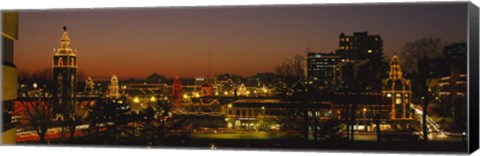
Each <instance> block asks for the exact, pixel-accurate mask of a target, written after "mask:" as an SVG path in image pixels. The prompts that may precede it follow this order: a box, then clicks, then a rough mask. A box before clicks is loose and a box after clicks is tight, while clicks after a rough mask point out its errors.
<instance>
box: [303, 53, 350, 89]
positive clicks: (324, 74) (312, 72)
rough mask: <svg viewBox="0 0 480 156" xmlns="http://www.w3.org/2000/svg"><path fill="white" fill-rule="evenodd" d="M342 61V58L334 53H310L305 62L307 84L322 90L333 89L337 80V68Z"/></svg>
mask: <svg viewBox="0 0 480 156" xmlns="http://www.w3.org/2000/svg"><path fill="white" fill-rule="evenodd" d="M340 61H341V59H340V56H339V55H337V54H334V53H315V52H309V53H308V54H307V56H306V61H305V63H306V71H305V73H306V75H305V77H306V79H307V80H306V84H308V85H313V86H315V87H319V88H321V89H327V88H331V87H332V86H333V85H334V84H333V82H334V80H335V74H334V70H335V66H336V65H337V64H338V63H340Z"/></svg>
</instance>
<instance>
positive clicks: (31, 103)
mask: <svg viewBox="0 0 480 156" xmlns="http://www.w3.org/2000/svg"><path fill="white" fill-rule="evenodd" d="M21 104H22V107H23V108H24V109H23V110H22V111H21V113H23V115H22V116H23V118H22V119H23V120H27V122H28V124H29V125H30V126H31V127H33V128H34V129H35V131H36V132H37V134H38V137H39V138H40V143H45V135H46V133H47V130H48V128H49V126H50V125H51V124H52V120H53V117H54V110H55V105H54V103H53V101H52V100H51V99H42V98H41V96H40V95H39V98H38V99H35V98H32V99H30V100H22V101H21Z"/></svg>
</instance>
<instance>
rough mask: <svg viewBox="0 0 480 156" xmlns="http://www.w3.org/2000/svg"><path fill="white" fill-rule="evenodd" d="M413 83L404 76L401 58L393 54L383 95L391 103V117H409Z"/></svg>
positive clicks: (384, 83)
mask: <svg viewBox="0 0 480 156" xmlns="http://www.w3.org/2000/svg"><path fill="white" fill-rule="evenodd" d="M410 88H411V83H410V80H407V79H405V78H403V75H402V69H401V68H400V60H399V59H398V57H397V55H393V57H392V60H391V61H390V71H389V78H388V79H386V80H384V81H383V90H382V93H383V96H384V99H386V102H388V103H389V104H391V111H390V119H398V118H401V119H407V118H408V119H409V118H411V115H410V113H409V112H410V103H411V93H412V91H411V89H410Z"/></svg>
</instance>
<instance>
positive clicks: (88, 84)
mask: <svg viewBox="0 0 480 156" xmlns="http://www.w3.org/2000/svg"><path fill="white" fill-rule="evenodd" d="M94 93H95V83H93V80H92V78H91V77H88V78H87V79H86V80H85V94H86V95H93V94H94Z"/></svg>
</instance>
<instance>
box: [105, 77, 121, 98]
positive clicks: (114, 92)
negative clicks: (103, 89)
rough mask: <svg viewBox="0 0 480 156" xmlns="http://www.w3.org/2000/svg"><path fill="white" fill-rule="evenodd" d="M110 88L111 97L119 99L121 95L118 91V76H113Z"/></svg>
mask: <svg viewBox="0 0 480 156" xmlns="http://www.w3.org/2000/svg"><path fill="white" fill-rule="evenodd" d="M108 90H109V91H110V98H114V99H118V98H119V97H120V92H119V91H118V78H117V76H116V75H113V76H112V79H111V80H110V85H108Z"/></svg>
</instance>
